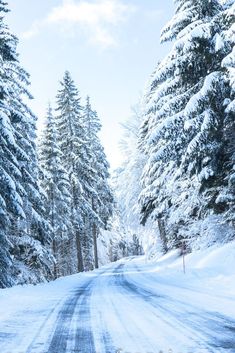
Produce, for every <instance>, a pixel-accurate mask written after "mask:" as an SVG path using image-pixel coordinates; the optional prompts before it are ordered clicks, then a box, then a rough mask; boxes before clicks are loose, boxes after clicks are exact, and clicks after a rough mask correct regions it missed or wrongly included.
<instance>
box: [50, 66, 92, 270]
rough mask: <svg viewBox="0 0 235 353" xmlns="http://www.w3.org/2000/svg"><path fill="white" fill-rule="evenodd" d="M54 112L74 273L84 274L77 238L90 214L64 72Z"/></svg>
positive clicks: (77, 119) (75, 96)
mask: <svg viewBox="0 0 235 353" xmlns="http://www.w3.org/2000/svg"><path fill="white" fill-rule="evenodd" d="M57 112H58V116H57V131H58V144H59V147H60V149H61V151H62V154H63V158H62V162H63V166H64V168H65V169H66V170H67V172H68V175H69V182H70V187H71V191H72V206H71V216H72V223H73V232H74V236H75V238H76V246H77V263H78V268H77V269H78V271H79V272H81V271H83V270H84V263H83V255H82V243H81V241H82V239H81V238H82V234H83V233H84V219H85V217H86V215H87V214H88V213H89V210H90V207H89V203H88V202H87V200H86V199H85V197H84V191H83V185H82V183H81V180H82V178H83V175H82V174H84V173H85V171H87V163H86V161H87V156H86V155H84V144H85V143H86V141H85V140H84V137H85V131H84V128H83V126H82V124H81V116H82V107H81V104H80V97H79V93H78V90H77V88H76V86H75V84H74V81H73V80H72V78H71V75H70V73H69V72H68V71H66V72H65V75H64V77H63V80H62V82H61V89H60V90H59V92H58V95H57ZM84 160H85V161H84Z"/></svg>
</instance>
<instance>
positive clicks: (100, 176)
mask: <svg viewBox="0 0 235 353" xmlns="http://www.w3.org/2000/svg"><path fill="white" fill-rule="evenodd" d="M83 125H84V129H85V131H86V140H87V144H86V145H85V150H86V154H87V156H88V157H89V164H90V171H89V170H88V172H89V173H88V174H87V175H86V177H85V179H84V180H86V183H85V184H84V191H85V193H86V195H87V198H88V199H89V202H90V205H91V208H92V212H91V213H90V215H89V225H88V229H87V233H86V238H87V237H88V236H89V238H90V239H92V243H93V249H94V266H95V268H98V265H99V263H98V249H97V237H98V235H99V233H100V229H107V226H108V221H109V219H110V217H111V216H112V213H113V196H112V192H111V189H110V186H109V183H108V179H109V171H108V169H109V164H108V162H107V159H106V155H105V152H104V148H103V146H102V144H101V142H100V139H99V137H98V133H99V131H100V129H101V123H100V119H99V117H98V115H97V113H96V111H93V110H92V107H91V104H90V98H89V97H87V100H86V105H85V108H84V114H83ZM89 230H90V231H91V234H92V236H90V235H89ZM90 242H91V240H90ZM87 243H88V241H87Z"/></svg>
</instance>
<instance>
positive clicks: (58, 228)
mask: <svg viewBox="0 0 235 353" xmlns="http://www.w3.org/2000/svg"><path fill="white" fill-rule="evenodd" d="M40 166H41V170H42V177H41V186H42V189H43V190H44V193H45V195H46V206H45V208H46V214H47V217H48V220H49V223H50V226H51V231H52V240H53V241H52V244H53V255H54V257H55V259H56V263H55V266H54V277H58V276H60V275H68V274H70V273H72V272H73V270H72V268H71V265H72V263H73V257H72V251H71V249H66V247H67V246H66V245H67V241H68V239H69V237H70V232H71V228H72V223H71V214H70V213H71V201H72V200H71V190H70V184H69V177H68V173H67V171H66V170H65V169H64V167H63V166H62V152H61V150H60V148H59V146H58V139H57V131H56V125H55V118H54V116H53V113H52V108H51V107H50V106H49V108H48V112H47V116H46V124H45V127H44V132H43V137H42V139H41V143H40ZM67 250H69V251H67ZM64 254H66V255H67V257H66V258H64Z"/></svg>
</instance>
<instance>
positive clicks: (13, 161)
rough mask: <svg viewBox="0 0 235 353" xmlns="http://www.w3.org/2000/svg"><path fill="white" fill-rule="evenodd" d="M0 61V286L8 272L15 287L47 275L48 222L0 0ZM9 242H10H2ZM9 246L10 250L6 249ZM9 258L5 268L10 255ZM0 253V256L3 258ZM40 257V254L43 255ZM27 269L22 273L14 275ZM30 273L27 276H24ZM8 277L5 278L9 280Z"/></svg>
mask: <svg viewBox="0 0 235 353" xmlns="http://www.w3.org/2000/svg"><path fill="white" fill-rule="evenodd" d="M0 11H1V17H0V38H1V39H0V60H1V94H0V100H1V107H0V109H1V122H0V124H1V132H0V133H1V143H0V144H1V166H0V167H1V209H2V211H1V224H2V227H1V240H0V241H1V242H2V245H3V247H2V250H1V258H2V266H1V269H2V270H1V272H4V273H2V274H1V277H3V278H4V279H3V281H2V280H1V285H2V286H3V285H9V284H10V283H11V281H8V280H7V272H8V274H10V275H11V276H12V275H13V277H15V280H16V281H18V282H21V281H23V282H24V281H34V282H35V281H38V280H41V279H45V277H49V276H50V269H49V267H50V266H49V263H50V254H49V251H48V249H47V245H48V243H49V239H48V237H47V223H46V221H45V219H44V209H43V205H42V202H41V195H40V190H39V186H38V165H37V155H36V149H35V123H36V117H35V116H34V115H33V114H32V112H31V111H30V109H29V108H28V106H27V105H26V103H25V98H32V97H31V95H30V93H29V92H28V90H27V86H28V85H29V75H28V74H27V73H26V72H25V71H24V70H23V69H22V67H21V66H20V63H19V60H18V55H17V52H16V47H17V38H16V37H15V36H13V35H12V34H11V33H10V32H9V30H8V28H7V26H6V25H5V24H4V13H6V12H7V11H8V10H7V8H6V4H5V3H4V2H3V1H0ZM7 237H8V239H10V243H9V242H8V241H7ZM9 244H11V245H10V249H9ZM8 250H10V252H11V258H12V259H13V265H14V266H12V267H11V270H10V269H9V263H10V261H9V259H10V258H9V251H8ZM4 254H5V255H4ZM42 254H43V255H42ZM18 265H20V268H21V269H23V268H24V266H26V267H28V269H26V271H25V273H24V270H23V272H22V271H21V270H19V266H18ZM29 269H30V271H31V272H32V274H33V275H32V276H31V275H29V272H30V271H29ZM8 277H9V276H8Z"/></svg>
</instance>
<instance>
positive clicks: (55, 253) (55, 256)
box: [52, 234, 58, 279]
mask: <svg viewBox="0 0 235 353" xmlns="http://www.w3.org/2000/svg"><path fill="white" fill-rule="evenodd" d="M54 236H55V234H53V237H54ZM52 248H53V255H54V258H55V263H54V278H55V279H56V278H58V259H57V247H56V240H55V239H53V241H52Z"/></svg>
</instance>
